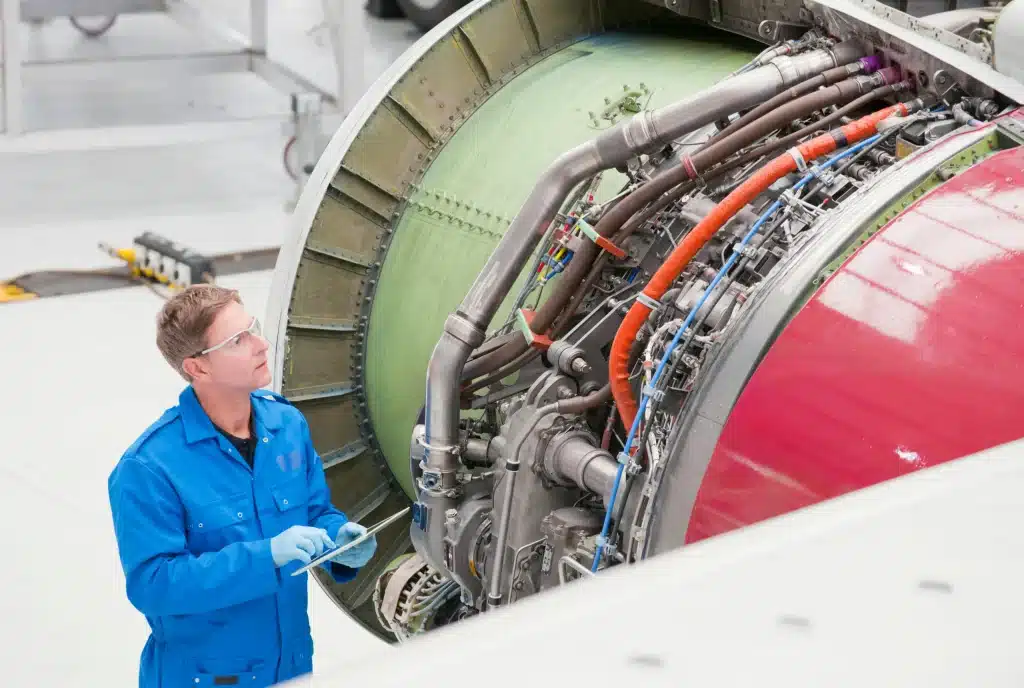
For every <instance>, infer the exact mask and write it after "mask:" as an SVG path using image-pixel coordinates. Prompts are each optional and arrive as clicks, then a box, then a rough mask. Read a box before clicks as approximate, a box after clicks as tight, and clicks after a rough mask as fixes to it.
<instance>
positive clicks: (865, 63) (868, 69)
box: [858, 55, 882, 74]
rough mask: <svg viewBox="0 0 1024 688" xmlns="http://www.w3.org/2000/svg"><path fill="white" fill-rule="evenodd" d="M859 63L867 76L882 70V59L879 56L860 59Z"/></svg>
mask: <svg viewBox="0 0 1024 688" xmlns="http://www.w3.org/2000/svg"><path fill="white" fill-rule="evenodd" d="M858 61H859V62H860V66H861V68H862V69H863V70H864V73H865V74H871V73H872V72H876V71H878V70H879V69H881V68H882V58H880V57H879V56H878V55H868V56H867V57H862V58H860V60H858Z"/></svg>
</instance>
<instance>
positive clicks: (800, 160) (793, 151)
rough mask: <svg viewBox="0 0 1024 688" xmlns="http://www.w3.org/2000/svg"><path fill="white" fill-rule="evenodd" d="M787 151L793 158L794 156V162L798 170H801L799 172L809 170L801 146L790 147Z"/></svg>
mask: <svg viewBox="0 0 1024 688" xmlns="http://www.w3.org/2000/svg"><path fill="white" fill-rule="evenodd" d="M786 152H787V153H788V154H789V156H790V157H791V158H793V162H795V163H796V169H797V171H799V172H806V171H807V160H806V159H804V154H803V153H801V152H800V149H799V148H790V149H789V150H788V151H786Z"/></svg>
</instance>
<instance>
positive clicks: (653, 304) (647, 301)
mask: <svg viewBox="0 0 1024 688" xmlns="http://www.w3.org/2000/svg"><path fill="white" fill-rule="evenodd" d="M636 302H637V303H639V304H640V305H641V306H644V307H645V308H647V309H648V310H651V311H656V310H658V309H660V308H661V302H660V301H655V300H654V299H653V298H651V297H650V296H648V295H647V294H645V293H643V292H640V293H639V294H637V295H636Z"/></svg>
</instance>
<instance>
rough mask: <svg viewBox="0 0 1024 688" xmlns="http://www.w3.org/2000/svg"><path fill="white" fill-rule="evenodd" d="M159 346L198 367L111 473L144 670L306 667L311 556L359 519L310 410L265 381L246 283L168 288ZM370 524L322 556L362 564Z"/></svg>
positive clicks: (214, 679) (204, 678) (271, 672)
mask: <svg viewBox="0 0 1024 688" xmlns="http://www.w3.org/2000/svg"><path fill="white" fill-rule="evenodd" d="M156 340H157V346H158V348H159V349H160V352H161V353H162V354H163V356H164V358H165V359H166V360H167V362H168V363H170V365H171V366H172V367H173V368H174V369H175V370H177V371H178V373H179V374H181V376H182V377H183V378H184V379H185V380H186V381H187V382H188V383H189V384H188V386H186V387H185V389H184V391H183V392H182V393H181V395H180V396H179V398H178V405H177V406H174V407H173V408H170V409H168V410H167V411H166V412H165V413H164V414H163V415H162V416H161V417H160V419H159V420H157V421H156V422H155V423H154V424H153V425H151V426H150V427H149V428H148V429H147V430H146V431H145V432H143V433H142V435H141V436H140V437H139V438H138V439H137V440H136V441H135V443H134V444H132V446H131V447H129V448H128V450H127V451H126V452H125V454H124V456H122V457H121V460H120V461H119V462H118V464H117V466H116V467H115V468H114V470H113V472H112V473H111V475H110V479H109V483H108V487H109V493H110V508H111V512H112V514H113V518H114V530H115V534H116V536H117V544H118V552H119V555H120V558H121V565H122V566H123V568H124V573H125V579H126V584H127V586H126V587H127V593H128V599H129V600H130V601H131V603H132V605H134V606H135V608H136V609H138V610H139V611H140V612H142V613H143V614H145V616H146V619H147V620H148V621H149V625H150V628H151V631H152V632H151V634H150V636H149V640H148V642H147V643H146V645H145V648H144V649H143V651H142V658H141V665H140V670H139V685H140V686H141V687H143V688H149V687H157V686H160V687H164V688H167V687H171V686H173V687H175V688H177V687H178V686H194V685H200V686H209V685H240V686H242V685H244V686H253V687H255V686H267V685H271V684H273V683H276V682H281V681H285V680H288V679H291V678H293V677H295V676H298V675H301V674H305V673H309V672H310V671H312V654H313V640H312V638H311V636H310V629H309V617H308V614H307V596H306V593H307V580H308V579H307V576H306V575H305V574H303V575H301V576H292V575H291V573H292V572H293V571H295V570H296V569H297V568H299V567H301V566H302V564H304V563H309V562H310V560H311V557H314V556H316V555H318V554H320V553H322V552H323V551H324V550H325V549H327V548H331V547H333V546H334V544H335V543H337V544H339V545H341V544H344V543H346V542H350V541H351V540H353V539H354V538H357V537H359V536H360V535H362V534H364V533H365V532H366V529H365V528H363V527H362V526H360V525H358V524H356V523H352V522H349V521H348V519H347V518H346V517H345V515H344V514H343V513H341V512H340V511H338V510H337V509H335V508H334V507H333V506H331V503H330V495H329V493H328V488H327V483H326V481H325V479H324V471H323V464H322V463H321V461H320V457H319V456H318V455H317V453H316V451H315V450H314V448H313V445H312V441H311V439H310V434H309V427H308V425H307V424H306V421H305V419H304V418H303V416H302V414H301V413H300V412H299V411H298V409H296V408H295V407H293V406H291V405H290V404H289V403H288V402H287V401H286V400H285V399H284V398H283V397H281V396H278V395H276V394H272V393H270V392H267V391H265V390H262V389H261V388H263V387H266V386H267V385H268V384H269V383H270V370H269V366H268V365H267V348H268V344H267V341H266V340H265V339H264V338H263V337H262V335H261V332H260V325H259V321H258V320H256V319H255V318H253V317H251V316H250V315H248V314H247V313H246V311H245V309H244V308H243V306H242V302H241V300H240V299H239V297H238V294H237V293H236V292H234V291H232V290H228V289H223V288H221V287H216V286H212V285H198V286H193V287H190V288H188V289H185V290H183V291H181V292H179V293H178V294H177V295H175V296H174V297H173V298H171V299H170V300H169V301H168V302H167V304H166V305H165V307H164V308H163V310H162V311H161V313H160V316H159V318H158V321H157V337H156ZM375 548H376V542H375V541H374V539H373V538H367V539H366V540H365V541H364V542H363V543H361V544H359V545H356V546H355V547H353V548H352V549H350V550H348V551H346V552H344V553H342V554H340V555H339V556H338V557H337V558H336V559H333V560H331V561H329V562H327V563H326V564H324V565H325V566H326V567H328V570H329V572H330V574H331V575H332V576H333V578H334V580H336V581H338V582H345V581H349V580H351V579H353V578H354V577H355V576H356V573H357V572H358V569H359V568H360V567H362V566H363V565H365V564H366V562H367V561H369V559H370V557H371V556H372V555H373V552H374V550H375Z"/></svg>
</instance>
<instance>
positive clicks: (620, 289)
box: [268, 0, 1024, 640]
mask: <svg viewBox="0 0 1024 688" xmlns="http://www.w3.org/2000/svg"><path fill="white" fill-rule="evenodd" d="M1016 4H1017V3H1011V5H1010V6H1009V7H1008V8H1006V9H1002V10H1000V9H999V8H981V9H978V10H976V11H974V13H973V14H971V13H970V12H969V11H967V10H961V11H960V14H957V15H956V16H948V15H945V14H943V15H936V16H932V17H921V18H915V17H912V16H910V15H907V14H905V13H903V12H900V11H898V10H896V9H895V8H893V7H890V6H888V5H884V4H881V3H877V2H874V1H873V0H804V1H799V0H784V1H783V2H779V3H772V4H771V6H770V7H768V9H765V6H763V4H761V3H750V2H746V1H745V0H708V1H707V2H687V3H676V2H670V3H669V2H642V1H639V0H477V1H476V2H473V3H471V4H469V5H468V6H466V7H464V8H463V9H462V10H460V11H459V12H458V13H456V14H455V15H453V16H452V17H450V18H449V19H448V20H446V21H445V22H443V23H442V24H440V25H439V26H437V27H436V28H435V29H434V30H432V31H431V32H430V33H429V34H427V35H426V36H425V37H424V38H423V39H422V40H421V41H419V42H418V43H417V44H416V45H415V46H413V47H412V48H411V49H410V51H409V52H408V53H407V54H406V55H404V56H403V57H402V58H401V59H400V60H399V61H398V62H397V63H396V64H395V65H393V66H392V67H391V69H389V71H388V72H387V73H385V74H384V75H383V76H382V77H381V79H380V80H379V81H378V82H377V83H376V84H375V85H374V86H373V87H372V88H371V90H370V92H368V93H367V94H366V95H365V96H364V98H363V99H362V100H361V101H360V103H359V104H358V106H357V107H356V108H355V110H354V111H353V112H352V113H351V114H350V115H349V116H348V118H347V119H346V121H345V123H344V124H343V125H342V127H341V129H340V130H339V131H338V132H337V133H336V135H335V136H334V138H333V140H332V142H331V144H330V146H329V147H328V149H327V151H326V152H325V153H324V155H323V157H322V158H321V160H320V162H319V163H318V165H317V167H316V170H315V171H314V173H313V175H312V177H311V179H310V182H309V184H308V186H307V188H306V190H305V191H304V193H303V196H302V198H301V200H300V203H299V206H298V208H297V211H296V214H297V218H298V220H299V228H300V230H301V231H300V232H299V233H298V234H297V236H296V237H295V238H294V241H293V242H291V243H289V244H288V245H286V246H285V247H283V249H282V252H281V255H280V258H279V261H278V265H277V270H276V272H275V277H274V286H273V290H272V295H271V303H270V314H269V318H268V320H269V321H270V328H269V329H270V331H271V332H272V333H274V335H275V337H276V347H275V360H274V365H275V372H276V381H275V384H276V385H277V388H278V390H279V391H280V392H281V393H283V394H284V395H285V396H286V397H288V398H289V400H290V401H291V402H292V403H293V404H295V405H296V406H297V407H298V408H300V409H301V410H302V411H303V413H304V414H305V416H306V418H307V419H308V420H309V424H310V428H311V432H312V436H313V441H314V444H315V445H316V448H317V450H318V452H319V454H320V456H321V457H322V459H323V462H324V465H325V468H326V472H327V477H328V481H329V484H330V487H331V489H332V494H333V498H334V501H335V504H336V506H338V508H340V509H342V510H343V511H345V512H346V513H347V514H348V515H349V517H350V518H352V519H354V520H358V521H360V522H363V523H366V524H370V523H372V522H375V521H377V520H379V519H381V518H383V517H385V516H387V515H389V514H392V513H394V512H396V511H398V510H400V509H402V508H405V507H411V509H410V514H409V516H408V517H406V518H404V519H402V520H400V521H399V522H396V523H395V524H394V525H392V526H389V527H388V528H386V529H385V530H383V531H382V532H381V533H380V534H378V536H377V540H378V552H377V555H376V556H375V558H374V559H373V560H372V561H371V562H370V564H368V565H367V566H366V567H365V568H364V570H363V571H362V572H361V573H360V575H359V576H358V577H357V578H356V579H355V580H354V581H352V582H350V583H347V584H345V585H337V584H335V583H333V582H332V581H331V580H330V579H329V577H327V576H325V575H322V574H321V573H317V574H315V575H316V577H317V580H318V582H319V583H320V585H321V586H322V587H323V588H324V590H325V591H326V592H327V594H328V595H330V596H331V597H332V598H333V599H334V600H335V601H336V602H337V603H338V605H339V606H340V607H341V608H342V609H344V610H345V611H346V612H348V613H349V614H351V615H352V616H353V618H355V619H356V620H358V621H359V622H360V623H361V624H363V625H364V626H365V627H366V628H367V629H368V630H370V631H372V632H374V633H376V634H378V635H380V636H381V637H383V638H386V639H389V640H395V639H397V640H405V639H407V638H410V637H413V636H415V635H416V634H419V633H423V632H426V631H429V630H430V629H432V628H436V627H438V626H443V625H445V624H449V623H452V622H455V621H458V620H459V619H462V618H466V617H468V616H472V615H475V614H480V613H485V612H486V611H487V610H489V609H493V608H495V607H497V606H500V605H506V604H511V603H514V602H516V601H517V600H520V599H522V598H524V597H527V596H531V595H536V594H543V593H544V591H546V590H549V589H551V588H556V587H558V586H561V585H566V584H570V583H572V582H574V581H577V580H579V579H581V578H586V577H588V576H591V575H600V573H601V572H602V571H604V570H606V569H608V568H609V567H617V566H628V565H632V564H634V563H637V562H641V561H642V560H644V559H646V558H647V557H651V556H657V555H658V554H659V553H660V552H664V551H666V550H670V549H674V548H678V547H684V546H686V545H687V544H688V543H690V542H694V541H697V540H700V539H703V538H707V537H712V536H715V535H717V534H720V533H723V532H726V531H729V530H732V529H735V528H741V527H743V526H745V525H748V524H751V523H755V522H758V521H761V520H764V519H768V518H772V517H774V516H777V515H780V514H784V513H787V512H789V511H792V510H794V509H799V508H801V507H803V506H807V505H810V504H813V503H815V502H818V501H821V500H824V499H829V498H831V497H834V496H837V495H840V494H843V493H846V492H849V491H852V490H856V489H859V488H861V487H864V486H867V485H871V484H874V483H877V482H879V481H882V480H887V479H889V478H892V477H896V476H898V475H901V474H904V473H906V472H908V471H914V470H920V469H923V468H926V467H928V466H931V465H935V464H937V463H941V462H943V461H948V460H950V459H952V458H954V457H956V456H959V455H963V454H968V453H972V452H975V451H978V450H980V449H984V448H986V447H990V446H993V445H995V444H1000V443H1002V442H1005V441H1008V440H1011V439H1016V438H1018V437H1020V436H1021V434H1022V433H1021V430H1022V429H1024V423H1022V422H1021V421H1019V420H1017V419H1016V416H1018V415H1019V414H1016V413H1015V409H1019V408H1020V401H1021V396H1022V395H1024V393H1022V392H1021V391H1020V390H1022V389H1024V384H1022V383H1024V372H1022V369H1021V367H1020V366H1019V364H1018V361H1019V360H1021V354H1022V353H1024V337H1022V334H1024V333H1022V329H1021V328H1022V326H1021V325H1020V324H1019V323H1020V318H1019V317H1018V314H1019V311H1020V304H1021V299H1020V296H1019V287H1018V286H1017V285H1018V281H1019V280H1018V277H1017V275H1019V274H1020V272H1019V271H1020V268H1021V267H1022V266H1024V257H1022V255H1021V248H1022V247H1024V242H1022V241H1021V240H1020V239H1019V237H1020V236H1024V226H1022V223H1024V219H1022V216H1021V215H1020V214H1019V212H1020V211H1019V208H1020V205H1019V199H1020V198H1021V196H1022V193H1024V192H1022V191H1021V185H1020V181H1021V179H1022V178H1024V150H1022V149H1021V148H1020V144H1021V142H1024V112H1022V111H1018V110H1017V108H1018V105H1019V104H1020V103H1021V102H1024V85H1022V84H1021V83H1019V82H1018V81H1016V79H1015V78H1014V76H1013V75H1014V74H1015V73H1016V72H1015V69H1016V68H1017V67H1019V65H1017V64H1016V62H1015V60H1014V57H1013V55H1014V51H1013V49H1015V48H1016V46H1015V45H1014V46H1013V49H1011V48H1006V49H1001V47H1000V41H1006V43H1007V45H1009V44H1011V43H1016V42H1018V39H1016V36H1017V35H1018V34H1019V33H1021V32H1020V30H1019V28H1020V26H1021V22H1019V21H1018V20H1017V19H1016V16H1017V11H1016ZM766 12H767V14H765V13H766ZM965 12H966V13H967V14H965ZM1004 20H1005V21H1006V23H1005V24H1003V23H1002V22H1003V21H1004ZM994 55H995V57H993V56H994ZM1004 55H1006V56H1007V57H1004Z"/></svg>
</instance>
